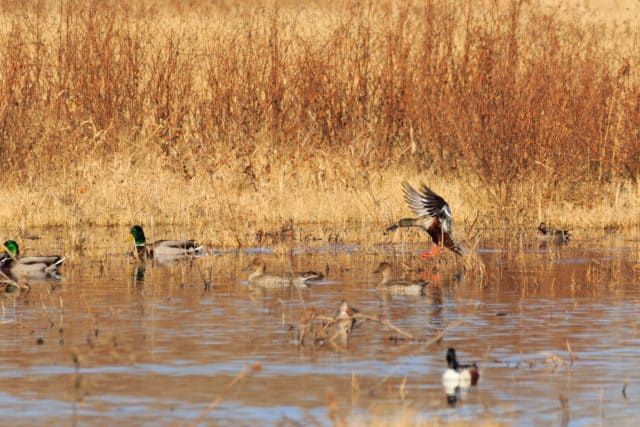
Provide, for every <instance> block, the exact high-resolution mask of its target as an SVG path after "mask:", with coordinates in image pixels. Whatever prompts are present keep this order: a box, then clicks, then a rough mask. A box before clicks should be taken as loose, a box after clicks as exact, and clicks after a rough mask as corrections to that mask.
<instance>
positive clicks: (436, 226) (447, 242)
mask: <svg viewBox="0 0 640 427" xmlns="http://www.w3.org/2000/svg"><path fill="white" fill-rule="evenodd" d="M427 233H429V236H431V239H432V240H433V243H435V244H436V245H440V244H441V245H443V246H444V247H445V248H447V249H449V250H451V251H452V252H453V253H455V254H457V255H462V249H460V246H458V244H457V243H455V242H454V241H453V239H452V238H451V235H450V234H449V233H447V232H446V231H444V230H443V229H442V226H441V225H440V222H439V221H434V222H433V223H432V224H431V227H429V228H428V229H427Z"/></svg>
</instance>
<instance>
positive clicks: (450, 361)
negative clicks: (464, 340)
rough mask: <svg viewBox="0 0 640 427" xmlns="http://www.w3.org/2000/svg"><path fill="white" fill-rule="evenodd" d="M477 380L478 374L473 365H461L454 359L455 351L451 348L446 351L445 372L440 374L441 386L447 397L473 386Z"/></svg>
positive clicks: (476, 368)
mask: <svg viewBox="0 0 640 427" xmlns="http://www.w3.org/2000/svg"><path fill="white" fill-rule="evenodd" d="M479 379H480V374H479V373H478V367H477V366H476V364H475V363H473V364H471V365H461V364H460V363H458V359H457V358H456V351H455V350H454V349H453V348H449V349H448V350H447V370H446V371H444V374H442V385H443V386H444V388H445V392H446V393H447V395H453V394H455V393H456V391H458V390H464V389H468V388H469V387H471V386H475V385H477V384H478V380H479Z"/></svg>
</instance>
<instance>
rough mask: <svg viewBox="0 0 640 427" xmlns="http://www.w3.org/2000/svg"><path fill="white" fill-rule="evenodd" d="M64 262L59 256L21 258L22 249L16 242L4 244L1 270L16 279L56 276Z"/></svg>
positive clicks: (11, 241)
mask: <svg viewBox="0 0 640 427" xmlns="http://www.w3.org/2000/svg"><path fill="white" fill-rule="evenodd" d="M64 260H65V258H64V257H62V256H57V255H56V256H25V257H20V247H19V246H18V244H17V243H16V242H15V241H14V240H7V241H6V242H4V245H3V248H2V249H1V250H0V269H2V271H3V272H5V273H10V274H11V275H13V276H15V277H20V276H34V275H44V274H55V273H57V272H58V269H59V268H60V265H61V264H62V263H63V262H64Z"/></svg>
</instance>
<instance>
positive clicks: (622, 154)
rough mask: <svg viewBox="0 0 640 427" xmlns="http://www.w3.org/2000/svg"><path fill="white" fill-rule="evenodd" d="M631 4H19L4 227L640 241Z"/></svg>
mask: <svg viewBox="0 0 640 427" xmlns="http://www.w3.org/2000/svg"><path fill="white" fill-rule="evenodd" d="M618 3H619V6H618V8H617V9H614V8H607V10H606V14H605V13H603V12H601V11H600V9H599V8H597V7H595V6H593V3H589V2H585V3H584V4H582V5H579V6H577V7H576V8H571V7H569V6H565V5H562V7H560V6H556V5H555V4H554V3H553V2H545V5H543V6H541V5H539V4H538V3H537V2H530V3H529V2H515V1H505V2H496V3H494V2H483V1H477V2H466V1H453V2H452V1H444V0H442V1H434V2H428V3H423V2H415V3H414V2H410V1H409V2H402V1H386V2H370V3H358V2H354V3H352V2H349V1H345V2H336V3H332V4H331V5H326V4H323V3H319V2H312V1H301V2H294V1H289V2H280V3H278V2H274V3H270V2H267V3H260V2H257V3H251V4H244V3H242V2H239V3H235V2H218V3H214V4H213V5H212V4H210V3H209V2H197V1H194V2H190V3H189V4H188V5H184V4H182V3H180V2H171V1H150V2H148V3H140V2H116V1H109V0H105V1H98V0H92V1H88V2H84V1H74V0H66V1H62V2H50V3H48V2H29V3H20V2H13V1H8V0H5V1H4V2H2V3H0V21H1V22H2V23H3V25H0V28H2V30H0V52H1V54H0V141H1V143H2V156H1V157H0V170H1V171H2V172H1V178H2V186H1V187H0V198H1V199H2V200H3V202H4V203H3V205H4V206H5V208H4V209H2V210H1V211H0V226H2V227H8V228H14V227H15V228H25V227H29V226H47V225H68V226H75V225H130V224H132V223H144V224H181V225H189V226H199V227H202V226H203V225H211V226H212V227H213V228H215V229H216V230H233V231H234V232H235V233H238V232H240V231H243V230H253V229H256V228H259V227H261V226H263V224H280V223H283V222H285V221H287V220H289V219H292V220H293V221H294V222H296V223H308V222H314V223H330V224H333V225H334V226H342V227H347V226H349V225H352V224H358V223H360V224H363V223H369V222H374V223H383V224H384V223H387V222H390V221H392V220H394V219H397V218H398V217H400V216H406V215H407V214H408V209H407V208H406V207H405V206H404V202H403V200H402V195H401V193H400V188H401V187H400V183H401V182H402V181H403V180H409V181H411V182H413V183H417V182H419V181H425V182H428V183H429V184H430V185H431V186H432V187H433V188H434V189H435V190H436V191H437V192H439V193H441V194H442V195H443V196H445V197H446V198H447V200H448V201H449V203H450V204H451V206H452V208H453V209H454V214H455V215H456V217H457V220H458V223H459V224H460V223H462V224H471V223H474V224H475V227H482V228H486V227H502V226H507V225H509V226H517V227H531V226H534V225H535V224H537V222H538V221H540V220H546V221H547V222H552V223H554V225H561V224H564V225H570V226H573V227H630V226H636V225H638V218H639V215H638V214H639V213H640V206H639V204H640V197H639V196H640V185H639V184H638V182H637V178H638V167H640V138H638V129H639V128H640V114H639V113H638V112H639V111H640V86H639V83H640V79H639V78H638V68H637V66H638V63H637V55H636V54H635V53H634V47H635V46H636V45H637V40H638V27H637V25H636V24H635V23H634V22H637V21H633V20H632V19H625V17H627V16H633V14H634V13H636V12H635V11H634V10H632V9H633V7H634V4H633V2H626V3H625V2H618ZM599 16H602V20H605V21H606V22H607V23H610V22H621V23H622V24H620V25H616V26H613V25H602V24H601V23H600V22H601V20H597V19H594V17H599ZM568 17H570V18H571V17H573V18H576V17H581V18H584V19H567V18H568Z"/></svg>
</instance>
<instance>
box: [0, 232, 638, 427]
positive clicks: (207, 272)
mask: <svg viewBox="0 0 640 427" xmlns="http://www.w3.org/2000/svg"><path fill="white" fill-rule="evenodd" d="M181 231H184V230H179V229H178V230H176V229H171V230H168V231H167V233H175V234H176V235H180V234H184V233H180V232H181ZM125 233H126V231H121V230H119V229H118V230H117V231H116V232H113V233H112V232H105V233H104V236H100V237H102V238H103V240H100V241H101V242H107V243H103V246H102V247H97V248H96V251H97V252H98V253H103V254H104V255H99V256H95V257H89V258H88V259H87V260H73V262H69V263H68V264H66V265H64V266H63V267H62V273H61V277H60V278H42V279H30V280H28V282H29V284H30V285H31V289H30V290H29V291H21V292H11V293H4V294H3V295H2V297H1V298H0V303H1V307H0V326H1V327H2V330H3V332H2V335H1V336H2V339H1V340H0V342H1V344H0V380H1V381H2V384H3V387H2V388H1V389H0V416H1V417H2V420H3V423H6V424H9V425H74V424H80V425H83V424H88V423H90V424H92V425H115V424H116V423H118V424H122V425H220V426H238V425H283V426H286V425H292V426H293V425H321V426H324V425H334V424H338V425H343V424H353V425H360V424H366V423H368V422H370V421H371V420H376V421H378V422H380V421H385V422H386V421H389V422H391V423H393V422H395V421H396V420H405V421H413V420H416V419H417V420H420V421H425V422H428V421H434V422H441V423H446V422H450V421H456V422H458V421H462V422H469V423H475V422H477V421H478V420H481V421H488V422H490V423H494V422H495V423H496V424H507V425H510V424H515V425H524V424H526V425H530V424H535V425H567V424H571V425H578V426H582V425H599V424H602V425H633V424H635V420H637V419H638V418H640V371H639V370H638V369H637V368H638V361H639V360H640V329H639V325H638V320H639V319H640V291H639V290H638V289H639V287H638V278H639V277H638V276H639V275H640V269H638V268H637V267H638V263H639V256H640V255H639V254H640V252H639V247H640V240H639V239H638V238H635V237H634V238H629V237H624V238H623V237H622V236H616V235H613V236H611V235H608V236H596V237H593V238H589V239H587V238H583V239H580V238H576V239H575V240H574V241H571V242H570V243H569V244H568V245H565V246H554V245H549V246H541V245H540V243H539V242H538V241H536V240H533V239H532V240H530V241H527V240H525V241H523V242H519V244H518V245H516V246H517V247H514V245H512V244H507V243H505V242H503V241H502V240H500V239H487V240H486V241H485V242H484V243H482V244H480V245H479V247H477V248H476V249H475V253H476V255H477V258H478V259H479V260H481V261H482V263H483V264H484V270H483V271H482V272H481V273H478V272H473V273H470V272H465V271H464V269H463V268H462V265H458V266H454V267H452V270H451V271H449V272H447V273H451V274H438V276H437V277H436V278H435V282H434V283H433V284H431V285H429V286H428V287H427V288H426V289H427V290H426V292H425V295H421V296H399V295H387V294H384V293H383V292H381V291H380V290H379V289H377V288H376V286H375V285H376V283H378V282H379V281H380V277H379V275H377V274H373V273H372V272H373V270H374V269H375V268H376V267H377V266H378V264H379V263H380V262H381V261H389V262H391V263H392V264H393V265H394V266H395V270H396V271H395V273H396V276H404V277H407V278H425V277H426V278H428V279H434V276H433V274H432V271H431V267H430V264H429V263H430V262H432V261H425V260H423V259H421V258H420V257H419V253H420V252H421V250H422V249H424V248H428V247H430V244H427V243H425V244H424V245H417V246H414V245H403V244H393V245H392V244H386V245H380V246H367V247H361V246H358V245H345V244H339V245H338V244H336V245H327V246H323V245H326V242H324V243H323V242H316V243H317V244H315V245H312V246H310V247H307V246H299V245H295V244H294V245H293V249H291V250H276V251H275V252H276V253H274V251H272V250H271V249H269V248H268V247H265V248H247V249H243V250H238V251H222V250H220V251H218V250H214V251H212V252H211V253H210V254H207V255H204V256H202V257H200V258H198V259H195V260H193V261H183V262H177V263H168V264H165V265H156V264H153V263H148V264H147V265H146V268H144V269H143V268H140V267H139V266H136V265H135V264H134V263H133V262H132V260H131V258H130V257H128V256H127V255H126V252H127V249H128V248H129V246H127V244H126V243H124V236H125ZM187 234H188V233H187ZM38 235H39V237H40V239H39V240H25V241H24V242H23V247H24V249H23V252H24V253H25V254H27V253H32V254H36V253H39V254H44V253H45V252H51V253H54V252H60V251H61V249H60V247H59V246H58V245H59V239H60V238H61V237H63V235H64V233H63V232H62V231H60V232H48V233H39V234H38ZM636 237H637V236H636ZM425 240H426V239H425ZM96 241H98V239H96ZM92 244H96V245H98V246H99V245H100V244H99V243H92ZM110 248H112V249H110ZM257 254H259V255H260V256H261V257H263V259H264V260H265V261H266V262H267V264H268V267H269V270H270V271H274V272H275V271H291V270H294V271H298V270H318V271H321V272H323V273H325V274H326V277H325V278H324V279H323V280H322V281H320V282H318V283H317V284H314V285H312V286H310V287H309V288H306V289H290V290H286V291H278V290H275V291H274V290H270V291H259V290H254V289H251V288H250V287H249V286H248V282H247V276H248V273H247V272H244V271H242V269H243V267H245V266H246V265H247V264H248V263H249V262H250V261H251V260H252V259H253V258H254V257H255V256H256V255H257ZM283 254H284V255H283ZM420 270H428V271H427V273H424V272H421V271H420ZM209 285H210V286H209ZM343 300H346V301H348V302H349V303H350V304H351V305H352V306H354V307H357V308H358V309H359V310H360V312H361V313H366V314H367V315H371V316H384V318H385V319H387V320H388V321H390V322H391V323H392V324H393V325H394V326H395V327H397V328H399V329H401V330H402V331H406V332H408V333H410V334H411V335H413V336H414V337H416V338H417V339H416V340H409V339H404V338H403V337H402V336H401V335H400V334H398V333H397V332H395V331H394V330H392V329H389V328H388V327H385V326H383V325H381V324H378V323H376V322H372V321H367V322H364V323H361V324H358V325H356V327H355V328H354V330H353V332H352V334H351V335H350V337H349V341H348V343H347V345H346V346H342V345H339V344H336V343H324V344H318V345H315V346H313V345H305V346H303V347H301V346H299V345H298V343H297V341H296V329H297V327H298V325H299V323H300V319H301V318H302V317H303V315H304V313H305V312H306V310H307V309H308V308H310V307H314V308H315V309H316V310H317V312H318V313H321V314H323V315H326V316H333V313H334V312H335V310H336V309H337V308H338V306H339V304H340V302H341V301H343ZM440 333H443V336H442V339H440V340H436V341H435V342H434V340H433V338H434V337H437V335H438V334H440ZM448 347H454V348H456V350H457V351H458V355H459V358H460V359H461V360H462V361H463V362H476V363H477V364H478V366H479V368H480V381H479V384H478V386H477V387H472V388H471V389H470V390H469V391H468V392H466V393H463V394H462V395H461V396H460V398H459V399H458V400H457V402H455V403H453V404H452V403H451V402H450V401H448V399H447V396H446V395H445V392H444V390H443V387H442V383H441V376H442V373H443V372H444V370H445V368H446V362H445V352H446V350H447V348H448ZM407 424H408V423H407Z"/></svg>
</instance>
